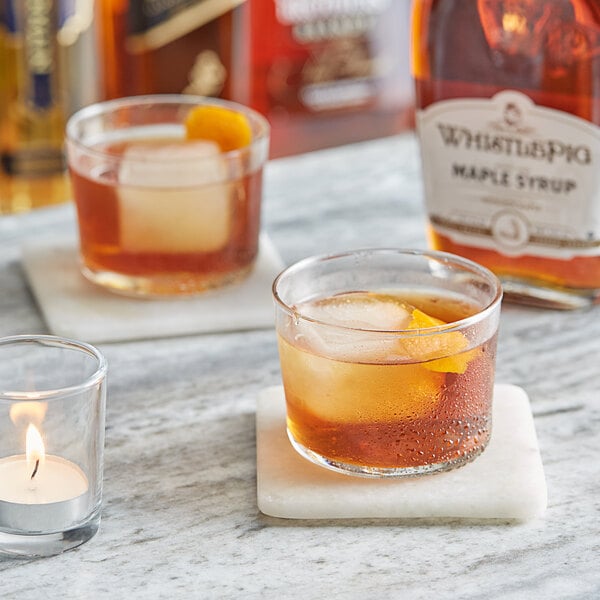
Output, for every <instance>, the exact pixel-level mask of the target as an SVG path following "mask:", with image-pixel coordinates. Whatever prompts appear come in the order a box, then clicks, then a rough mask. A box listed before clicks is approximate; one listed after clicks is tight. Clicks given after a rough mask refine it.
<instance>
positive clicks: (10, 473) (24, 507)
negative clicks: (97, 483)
mask: <svg viewBox="0 0 600 600" xmlns="http://www.w3.org/2000/svg"><path fill="white" fill-rule="evenodd" d="M88 489H89V484H88V479H87V477H86V476H85V474H84V473H83V471H82V470H81V469H80V468H79V467H78V466H77V465H76V464H75V463H73V462H71V461H69V460H66V459H64V458H61V457H59V456H53V455H48V456H47V455H46V453H45V448H44V444H43V440H42V437H41V435H40V433H39V432H38V430H37V429H36V427H35V426H34V425H29V427H28V430H27V441H26V454H21V455H14V456H8V457H6V458H2V459H0V525H1V526H2V528H4V529H14V530H21V531H27V532H31V533H35V532H36V531H51V530H56V531H58V530H61V529H64V528H65V527H68V526H69V524H70V523H75V522H77V521H78V520H79V519H80V518H81V516H82V515H85V512H86V508H87V492H88Z"/></svg>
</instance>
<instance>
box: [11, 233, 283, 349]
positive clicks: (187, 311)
mask: <svg viewBox="0 0 600 600" xmlns="http://www.w3.org/2000/svg"><path fill="white" fill-rule="evenodd" d="M22 260H23V267H24V269H25V274H26V276H27V279H28V280H29V283H30V286H31V289H32V290H33V293H34V294H35V297H36V299H37V303H38V305H39V307H40V309H41V311H42V313H43V315H44V318H45V320H46V323H47V324H48V327H49V328H50V330H51V331H52V333H54V334H56V335H61V336H65V337H71V338H76V339H79V340H83V341H86V342H91V343H98V342H118V341H124V340H132V339H144V338H158V337H168V336H178V335H190V334H195V333H211V332H220V331H239V330H244V329H260V328H266V327H272V326H273V325H274V312H273V301H272V298H271V284H272V283H273V279H274V278H275V277H276V275H277V274H278V273H279V272H280V271H281V270H282V269H283V261H282V260H281V257H280V256H279V254H278V252H277V250H276V248H275V247H274V245H273V243H272V242H271V240H270V239H269V238H268V237H267V236H266V235H265V234H263V235H262V236H261V239H260V248H259V254H258V258H257V261H256V265H255V267H254V269H253V271H252V273H251V274H250V275H249V276H248V277H247V278H246V279H245V280H244V281H242V282H240V283H237V284H234V285H231V286H227V287H224V288H221V289H218V290H212V291H209V292H206V293H205V294H202V295H200V296H194V297H187V298H180V299H169V300H162V299H161V300H144V299H139V300H138V299H135V298H127V297H125V296H119V295H118V294H113V293H111V292H109V291H106V290H103V289H102V288H100V287H98V286H96V285H94V284H92V283H90V282H89V281H88V280H87V279H85V277H83V275H82V274H81V273H80V271H79V262H78V261H79V257H78V248H77V242H76V240H75V239H74V238H69V239H62V238H61V239H60V240H58V239H47V240H41V241H38V242H36V243H31V244H28V245H27V246H24V247H23V248H22Z"/></svg>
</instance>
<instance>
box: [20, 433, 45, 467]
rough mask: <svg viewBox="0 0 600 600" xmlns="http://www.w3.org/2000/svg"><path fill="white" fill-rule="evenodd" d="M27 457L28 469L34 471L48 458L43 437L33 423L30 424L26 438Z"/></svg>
mask: <svg viewBox="0 0 600 600" xmlns="http://www.w3.org/2000/svg"><path fill="white" fill-rule="evenodd" d="M25 456H26V458H27V467H28V468H30V469H31V470H32V471H34V470H35V469H36V467H38V466H39V465H40V464H44V459H45V458H46V449H45V448H44V440H42V436H41V434H40V432H39V431H38V429H37V427H36V426H35V425H33V424H32V423H30V424H29V427H28V428H27V434H26V436H25ZM36 463H37V465H36Z"/></svg>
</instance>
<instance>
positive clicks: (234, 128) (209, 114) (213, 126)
mask: <svg viewBox="0 0 600 600" xmlns="http://www.w3.org/2000/svg"><path fill="white" fill-rule="evenodd" d="M185 131H186V138H187V139H188V140H209V141H213V142H216V143H217V144H219V147H220V148H221V151H222V152H229V151H231V150H238V149H239V148H243V147H244V146H248V145H249V144H250V142H251V140H252V129H251V127H250V123H249V122H248V119H247V118H246V115H244V114H242V113H240V112H236V111H234V110H230V109H228V108H224V107H222V106H214V105H206V104H203V105H201V106H196V107H194V108H193V109H192V110H191V111H190V112H189V113H188V115H187V118H186V120H185Z"/></svg>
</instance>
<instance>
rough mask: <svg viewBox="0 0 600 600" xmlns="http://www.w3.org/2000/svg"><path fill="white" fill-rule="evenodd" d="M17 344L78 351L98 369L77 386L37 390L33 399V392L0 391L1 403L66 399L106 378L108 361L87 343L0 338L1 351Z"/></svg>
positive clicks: (50, 338) (65, 339) (47, 337)
mask: <svg viewBox="0 0 600 600" xmlns="http://www.w3.org/2000/svg"><path fill="white" fill-rule="evenodd" d="M17 344H38V345H41V346H48V347H56V348H64V349H71V350H77V351H79V352H82V353H85V354H87V355H88V356H90V357H92V358H94V359H95V360H96V369H95V370H94V372H93V373H92V374H91V375H88V376H87V377H85V378H83V379H82V381H81V382H79V383H77V384H74V385H67V386H64V387H56V388H52V389H47V390H36V391H35V398H32V397H31V394H32V391H26V390H2V389H0V402H3V401H8V402H20V401H26V402H28V401H32V400H35V401H49V400H53V399H57V398H65V397H67V396H70V395H73V394H78V393H81V392H82V391H83V390H86V389H90V388H92V387H94V386H96V385H98V384H99V383H100V382H102V381H103V380H104V379H105V378H106V373H107V370H108V361H107V360H106V358H105V356H104V355H103V354H102V352H100V351H99V350H98V349H97V348H96V347H95V346H92V345H91V344H88V343H86V342H81V341H78V340H74V339H71V338H68V337H62V336H57V335H46V334H24V335H11V336H5V337H0V349H1V348H2V347H3V346H9V345H17Z"/></svg>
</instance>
